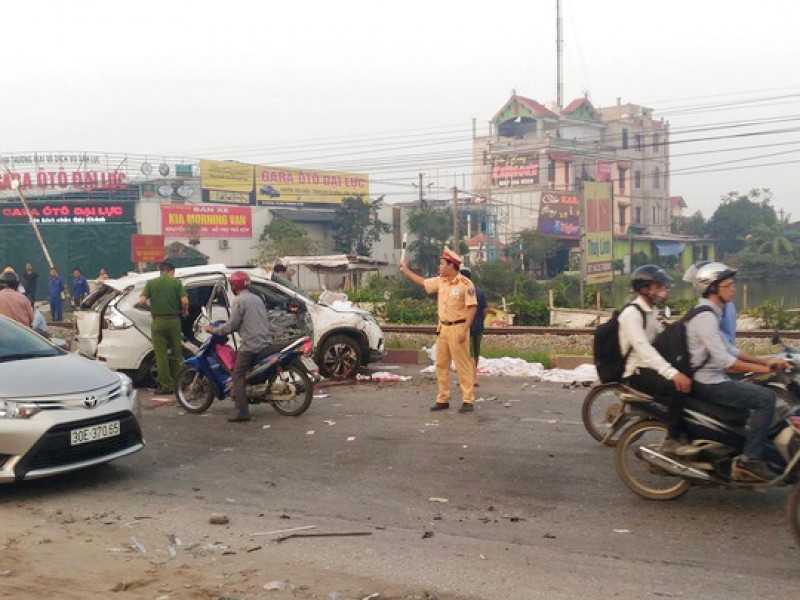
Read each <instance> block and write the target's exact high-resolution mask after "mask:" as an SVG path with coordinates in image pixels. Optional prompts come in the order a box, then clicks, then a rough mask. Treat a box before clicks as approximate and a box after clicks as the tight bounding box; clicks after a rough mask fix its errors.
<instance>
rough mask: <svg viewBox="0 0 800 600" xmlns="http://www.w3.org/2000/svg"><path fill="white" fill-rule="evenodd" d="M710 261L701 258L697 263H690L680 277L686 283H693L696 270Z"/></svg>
mask: <svg viewBox="0 0 800 600" xmlns="http://www.w3.org/2000/svg"><path fill="white" fill-rule="evenodd" d="M710 262H711V261H710V260H702V261H700V262H699V263H695V264H693V265H691V266H690V267H689V268H688V269H686V273H684V274H683V277H682V278H681V279H683V280H684V281H685V282H686V283H691V284H694V278H695V277H697V270H698V269H699V268H700V267H703V266H705V265H707V264H709V263H710Z"/></svg>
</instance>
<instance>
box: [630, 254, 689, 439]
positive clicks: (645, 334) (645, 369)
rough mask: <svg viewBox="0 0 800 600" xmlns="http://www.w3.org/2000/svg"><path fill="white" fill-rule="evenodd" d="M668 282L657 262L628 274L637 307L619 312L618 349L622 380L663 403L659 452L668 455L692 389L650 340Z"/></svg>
mask: <svg viewBox="0 0 800 600" xmlns="http://www.w3.org/2000/svg"><path fill="white" fill-rule="evenodd" d="M671 282H672V278H671V277H670V276H669V275H667V273H666V272H665V271H664V269H662V268H661V267H659V266H658V265H652V264H651V265H643V266H641V267H639V268H638V269H636V270H635V271H634V272H633V273H632V274H631V288H632V289H633V291H634V293H635V294H636V298H635V299H634V300H633V302H631V304H635V305H636V307H638V308H639V310H636V308H635V307H633V306H628V307H626V308H623V309H622V312H621V313H620V315H619V345H620V350H621V351H622V354H623V355H626V354H627V356H628V358H627V361H626V362H625V372H624V373H623V376H622V380H623V382H624V383H626V384H627V385H630V386H631V387H632V388H634V389H637V390H640V391H642V392H644V393H646V394H648V395H650V396H653V397H654V398H656V399H657V400H658V401H659V402H661V403H663V404H666V406H667V423H666V425H667V439H666V440H664V442H663V444H662V445H661V451H662V452H664V453H667V454H672V453H674V452H675V451H676V450H677V448H678V447H679V446H680V442H679V441H678V438H679V434H680V423H681V413H682V411H683V406H684V403H685V394H686V393H688V392H689V391H690V390H691V389H692V380H691V379H690V378H689V377H687V376H686V375H684V374H683V373H681V372H680V371H678V369H676V368H675V367H673V366H672V365H671V364H670V363H669V362H667V360H666V359H665V358H664V357H663V356H661V354H659V353H658V350H656V349H655V348H654V347H653V340H655V339H656V336H657V335H658V334H659V333H661V331H662V330H663V326H662V325H661V323H660V322H659V321H658V305H659V304H663V303H664V302H665V301H666V300H667V298H668V296H669V285H670V283H671ZM628 353H629V354H628Z"/></svg>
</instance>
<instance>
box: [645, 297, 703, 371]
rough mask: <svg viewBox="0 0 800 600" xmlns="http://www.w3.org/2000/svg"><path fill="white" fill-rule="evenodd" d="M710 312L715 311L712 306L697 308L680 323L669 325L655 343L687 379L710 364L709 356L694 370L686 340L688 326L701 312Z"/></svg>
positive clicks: (660, 351) (655, 346)
mask: <svg viewBox="0 0 800 600" xmlns="http://www.w3.org/2000/svg"><path fill="white" fill-rule="evenodd" d="M709 310H710V311H713V309H712V308H711V307H710V306H695V307H694V308H693V309H691V310H690V311H689V312H687V313H686V314H685V315H683V317H681V319H680V320H679V321H676V322H675V323H671V324H670V325H667V327H666V328H665V329H664V331H662V332H661V333H659V334H658V337H657V338H656V339H655V341H654V342H653V347H654V348H655V349H656V350H658V353H659V354H660V355H661V356H663V357H664V359H665V360H666V361H667V362H668V363H669V364H671V365H672V366H673V367H675V368H676V369H678V371H680V372H681V373H683V374H684V375H686V376H687V377H692V376H693V375H694V374H695V372H696V371H698V370H699V369H700V368H702V367H703V365H705V364H706V363H707V362H708V360H709V358H710V356H707V357H706V359H705V360H704V361H703V362H702V363H701V364H700V365H699V366H698V367H697V368H694V369H693V368H692V364H691V355H690V354H689V344H688V341H687V339H686V337H687V336H686V324H687V323H688V322H689V321H691V320H692V319H693V318H694V317H696V316H697V315H699V314H700V313H701V312H706V311H709Z"/></svg>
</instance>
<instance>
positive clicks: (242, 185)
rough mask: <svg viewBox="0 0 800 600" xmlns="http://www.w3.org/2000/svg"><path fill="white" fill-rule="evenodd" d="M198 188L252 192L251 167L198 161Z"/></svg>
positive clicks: (236, 163) (233, 163) (235, 163)
mask: <svg viewBox="0 0 800 600" xmlns="http://www.w3.org/2000/svg"><path fill="white" fill-rule="evenodd" d="M200 187H201V188H202V189H204V190H225V191H228V192H244V193H247V194H249V193H250V192H252V191H253V165H247V164H244V163H238V162H227V161H226V162H219V161H214V160H201V161H200Z"/></svg>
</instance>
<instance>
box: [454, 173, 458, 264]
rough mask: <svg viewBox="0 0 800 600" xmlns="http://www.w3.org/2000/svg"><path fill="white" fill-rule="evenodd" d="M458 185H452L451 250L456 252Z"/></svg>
mask: <svg viewBox="0 0 800 600" xmlns="http://www.w3.org/2000/svg"><path fill="white" fill-rule="evenodd" d="M458 241H459V240H458V187H456V186H453V246H454V248H453V252H455V253H456V254H458V252H459V248H458V245H459V244H458Z"/></svg>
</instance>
